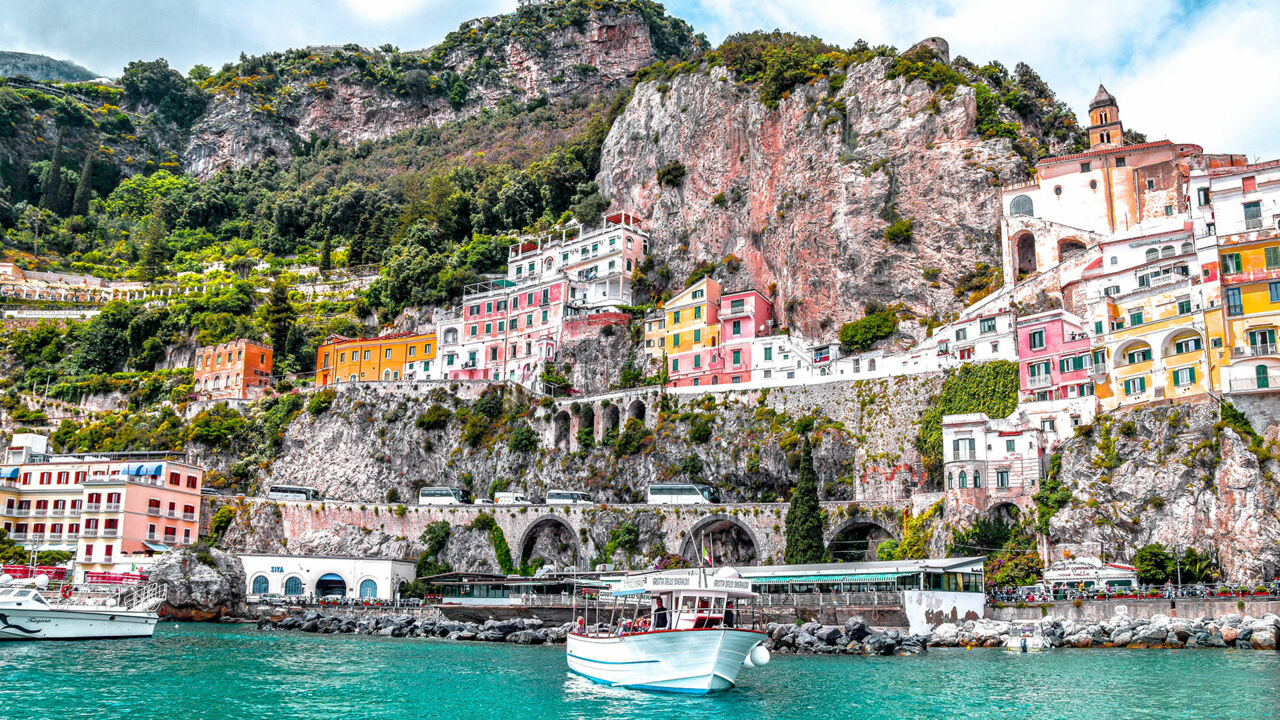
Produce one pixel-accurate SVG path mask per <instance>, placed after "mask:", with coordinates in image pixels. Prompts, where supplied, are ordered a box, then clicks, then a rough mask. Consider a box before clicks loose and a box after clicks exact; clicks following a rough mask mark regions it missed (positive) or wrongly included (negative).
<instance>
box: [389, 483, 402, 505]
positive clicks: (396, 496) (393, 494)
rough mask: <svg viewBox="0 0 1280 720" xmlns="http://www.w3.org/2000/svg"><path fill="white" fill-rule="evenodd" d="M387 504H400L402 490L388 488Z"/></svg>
mask: <svg viewBox="0 0 1280 720" xmlns="http://www.w3.org/2000/svg"><path fill="white" fill-rule="evenodd" d="M387 502H389V503H398V502H400V490H399V489H398V488H393V487H392V488H387Z"/></svg>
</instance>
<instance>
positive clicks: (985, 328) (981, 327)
mask: <svg viewBox="0 0 1280 720" xmlns="http://www.w3.org/2000/svg"><path fill="white" fill-rule="evenodd" d="M995 331H996V319H995V318H983V319H982V320H981V321H980V322H979V323H978V332H980V333H982V334H983V335H987V334H989V333H993V332H995Z"/></svg>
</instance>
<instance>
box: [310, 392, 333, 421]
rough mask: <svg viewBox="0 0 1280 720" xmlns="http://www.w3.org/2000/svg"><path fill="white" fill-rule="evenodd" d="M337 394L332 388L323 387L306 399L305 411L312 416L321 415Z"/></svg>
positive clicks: (331, 405)
mask: <svg viewBox="0 0 1280 720" xmlns="http://www.w3.org/2000/svg"><path fill="white" fill-rule="evenodd" d="M337 396H338V391H337V390H334V389H333V388H325V389H323V390H321V391H320V392H318V393H316V394H315V395H312V396H311V399H310V400H308V401H307V412H309V413H311V414H312V415H313V416H315V415H322V414H324V413H325V412H327V411H328V410H329V408H331V407H333V399H334V398H336V397H337Z"/></svg>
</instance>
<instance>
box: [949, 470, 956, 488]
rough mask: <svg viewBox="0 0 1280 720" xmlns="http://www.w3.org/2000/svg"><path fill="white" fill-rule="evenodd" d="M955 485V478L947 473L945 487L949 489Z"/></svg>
mask: <svg viewBox="0 0 1280 720" xmlns="http://www.w3.org/2000/svg"><path fill="white" fill-rule="evenodd" d="M955 486H956V478H955V476H954V475H952V474H951V473H947V489H948V490H950V489H952V488H954V487H955Z"/></svg>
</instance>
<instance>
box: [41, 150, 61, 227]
mask: <svg viewBox="0 0 1280 720" xmlns="http://www.w3.org/2000/svg"><path fill="white" fill-rule="evenodd" d="M40 207H42V208H44V209H45V210H48V211H50V212H53V213H57V214H59V215H61V214H62V212H61V211H62V137H61V136H59V137H58V144H57V145H54V147H53V159H52V160H51V161H50V162H49V167H47V168H45V169H44V172H43V173H41V175H40Z"/></svg>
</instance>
